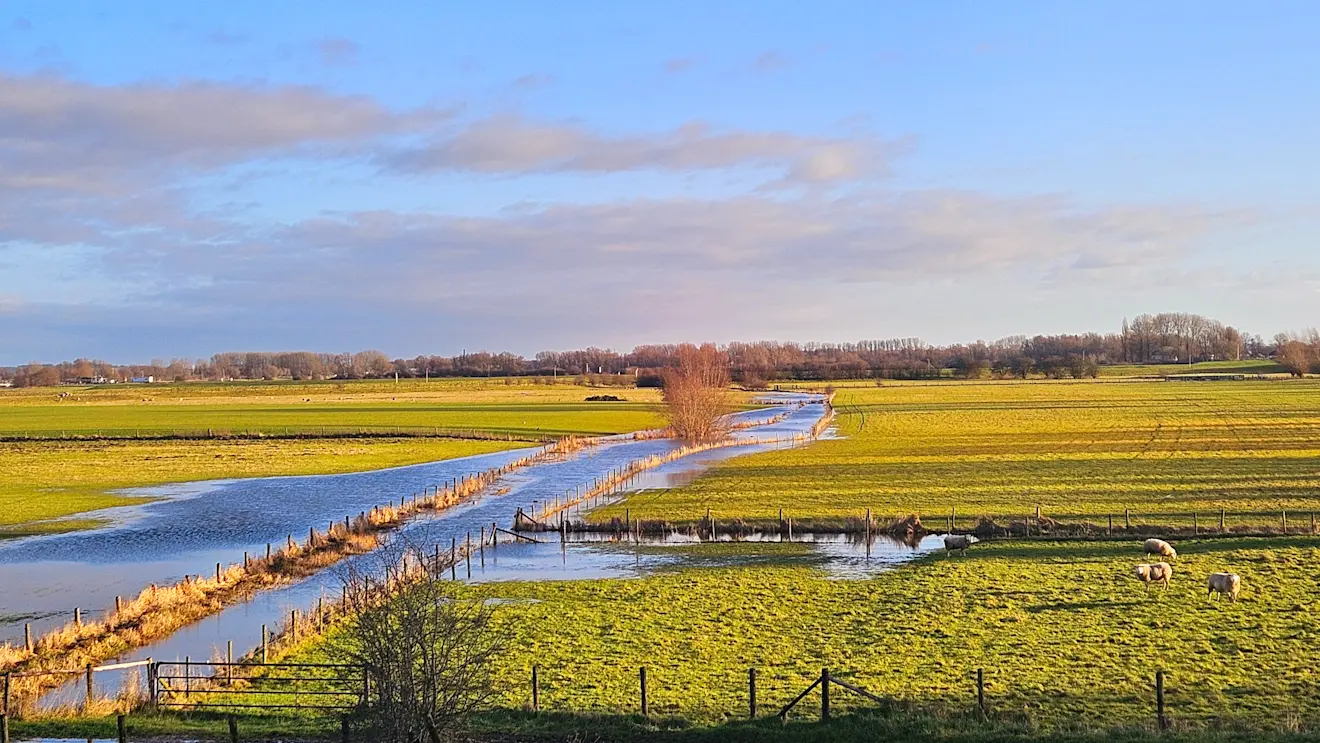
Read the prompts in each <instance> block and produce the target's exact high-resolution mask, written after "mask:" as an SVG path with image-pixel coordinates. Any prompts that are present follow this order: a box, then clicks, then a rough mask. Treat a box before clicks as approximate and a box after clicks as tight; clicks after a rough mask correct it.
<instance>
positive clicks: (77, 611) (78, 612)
mask: <svg viewBox="0 0 1320 743" xmlns="http://www.w3.org/2000/svg"><path fill="white" fill-rule="evenodd" d="M73 624H74V626H76V627H81V626H82V609H81V608H79V607H77V606H75V607H73Z"/></svg>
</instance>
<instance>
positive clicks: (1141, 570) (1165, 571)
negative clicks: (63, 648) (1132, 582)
mask: <svg viewBox="0 0 1320 743" xmlns="http://www.w3.org/2000/svg"><path fill="white" fill-rule="evenodd" d="M1132 572H1133V573H1135V574H1136V576H1137V578H1138V579H1139V580H1140V581H1141V582H1142V583H1145V584H1146V590H1147V591H1149V590H1150V584H1151V583H1163V584H1164V590H1166V591H1167V590H1169V579H1170V578H1172V577H1173V568H1172V567H1171V566H1170V565H1169V563H1167V562H1157V563H1155V564H1154V565H1138V566H1136V567H1135V568H1133V569H1132Z"/></svg>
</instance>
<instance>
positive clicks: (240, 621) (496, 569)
mask: <svg viewBox="0 0 1320 743" xmlns="http://www.w3.org/2000/svg"><path fill="white" fill-rule="evenodd" d="M778 400H779V401H790V402H793V403H794V404H793V405H791V406H786V407H782V408H781V407H779V406H771V407H770V408H768V409H764V410H757V411H750V412H747V413H742V414H739V416H738V418H739V421H740V422H758V421H767V420H770V419H772V418H773V417H774V416H776V415H777V414H779V413H781V412H784V411H787V412H788V416H787V417H786V418H785V419H784V420H782V421H778V422H775V423H772V424H770V425H766V426H761V427H757V428H754V429H750V430H745V431H741V432H739V433H738V434H737V435H738V436H739V437H741V438H743V439H744V440H746V441H748V442H749V443H748V445H746V446H734V447H728V448H723V449H715V450H710V451H704V452H701V453H698V454H694V455H692V456H689V457H684V458H682V459H679V460H676V461H674V462H670V463H668V464H665V465H663V466H661V467H658V468H656V469H654V470H650V471H648V472H645V473H643V474H641V475H639V476H638V477H637V478H635V479H634V480H633V481H631V482H630V483H629V484H628V485H627V486H626V487H625V488H624V492H635V491H636V490H639V489H652V488H664V487H672V486H674V485H681V484H683V483H685V482H688V481H690V480H691V479H692V478H693V477H695V476H697V475H698V474H699V473H700V472H701V471H702V470H704V469H705V468H706V467H709V466H710V465H711V464H712V463H715V462H718V461H720V460H723V459H727V458H730V457H735V456H739V455H742V454H746V453H749V452H752V451H762V450H766V449H772V448H775V447H780V446H787V445H791V444H789V443H769V444H765V443H755V441H756V440H769V439H775V438H783V439H791V438H792V437H793V436H795V435H798V434H800V433H802V432H803V431H807V430H809V429H810V428H811V426H812V425H813V424H814V423H816V421H818V420H819V419H820V417H821V416H822V414H823V413H824V412H825V411H824V406H823V405H822V404H820V403H819V402H817V401H814V400H812V401H809V398H806V397H805V396H781V397H780V398H778ZM803 402H806V403H807V404H802V405H799V404H798V403H803ZM676 446H677V444H676V443H675V442H673V441H669V440H663V439H659V440H650V441H634V440H631V439H628V438H625V437H617V438H615V439H613V440H610V441H607V442H606V443H604V444H603V445H601V446H598V447H592V448H588V449H584V450H583V451H581V452H578V453H576V454H574V455H571V456H566V457H564V458H563V459H559V460H556V461H551V462H546V463H542V464H538V465H536V466H534V467H530V468H527V469H524V470H521V471H518V472H516V473H513V474H511V475H508V476H506V477H504V478H502V479H501V480H500V482H498V483H497V484H496V486H495V487H492V488H490V489H488V492H486V493H485V494H483V495H481V496H480V497H477V498H474V499H472V500H471V501H468V502H466V503H463V504H461V505H459V506H457V507H454V508H451V509H449V510H446V511H444V512H442V513H439V514H435V515H429V516H426V517H423V518H419V519H416V520H414V521H412V522H410V523H408V524H407V525H405V526H404V527H403V528H401V529H400V530H399V531H398V532H397V533H396V534H395V535H394V536H393V537H392V538H393V539H405V540H408V541H409V542H411V543H415V544H421V545H444V546H445V547H447V546H448V545H449V544H450V543H451V540H457V541H459V542H463V541H464V540H465V539H466V538H467V535H468V534H469V533H471V534H472V535H473V538H474V539H476V536H477V534H478V533H479V532H480V530H481V528H482V527H489V526H490V525H491V524H492V523H498V524H500V525H501V527H508V526H510V525H511V521H512V518H513V515H514V513H515V512H516V510H517V509H518V508H524V509H527V510H532V509H534V508H535V507H536V506H537V504H539V503H544V502H545V501H546V500H547V499H553V498H555V497H556V496H560V495H562V494H564V493H565V492H566V491H568V490H570V489H572V488H575V487H579V486H582V485H585V484H588V483H590V482H591V481H592V479H593V478H597V477H600V476H601V475H602V474H604V473H607V472H609V471H610V470H612V469H617V468H619V467H622V466H623V465H625V464H627V463H628V462H631V461H633V460H636V459H640V458H643V457H647V456H650V455H652V454H663V453H665V452H667V451H670V450H672V449H673V448H675V447H676ZM525 453H526V452H525V451H510V452H500V453H498V454H490V455H483V456H479V457H470V458H467V459H464V460H452V461H445V462H437V463H433V464H424V465H416V466H411V467H401V468H396V469H391V470H381V471H376V472H365V473H357V474H351V475H330V476H314V477H282V478H265V479H255V480H237V481H219V482H209V483H193V484H188V485H179V486H167V487H162V488H151V489H149V490H146V491H142V492H140V493H138V494H141V495H154V496H158V497H163V500H160V501H156V502H152V503H148V504H144V505H142V506H136V507H131V508H121V509H114V512H112V513H110V514H109V515H110V516H112V517H113V519H114V522H113V523H112V524H111V525H110V526H107V527H103V528H101V529H97V530H94V531H89V532H81V533H75V534H68V535H58V536H49V537H38V538H31V539H24V540H15V541H13V542H9V543H6V544H4V545H0V586H3V587H4V590H3V591H0V640H4V639H8V640H10V641H14V640H17V641H19V642H21V641H22V626H23V624H24V623H25V622H29V623H31V624H32V627H33V628H34V631H40V629H43V628H46V627H50V626H54V625H58V624H63V623H66V622H68V621H69V620H70V618H71V617H72V610H73V607H82V609H83V612H84V616H86V617H88V618H95V617H96V616H97V614H96V613H95V612H96V610H97V609H99V608H100V607H105V606H109V605H113V603H114V597H115V596H116V595H122V596H129V595H133V594H136V593H137V592H138V591H139V590H141V589H142V588H144V587H145V586H147V585H150V584H152V583H157V584H161V585H165V584H169V583H172V582H175V581H177V580H179V579H181V578H182V577H183V576H184V575H187V574H203V575H204V574H207V573H208V572H210V571H213V570H214V566H215V563H224V564H229V563H233V562H240V561H241V560H242V556H243V553H244V552H245V551H247V552H250V553H252V554H259V553H261V551H263V550H264V549H265V544H266V543H267V542H275V543H277V544H278V543H279V542H281V541H283V540H284V539H286V537H287V536H288V535H290V534H292V535H294V537H295V538H298V537H299V536H300V535H304V536H305V533H306V530H307V529H308V528H309V527H311V526H316V527H318V528H323V527H324V526H325V525H326V524H328V523H329V522H330V521H333V520H336V519H341V518H342V517H343V515H345V514H348V513H356V512H358V511H362V510H368V509H370V508H371V507H373V506H376V505H381V504H385V503H389V502H390V501H391V500H397V498H398V497H399V496H405V495H408V494H411V493H414V492H418V491H421V490H423V489H424V488H426V487H428V486H431V485H434V484H436V483H439V482H444V481H446V480H449V479H452V478H454V477H461V476H462V475H465V474H470V473H473V472H478V471H482V470H485V469H489V468H491V467H497V466H500V465H501V464H504V463H506V462H508V461H511V460H513V459H517V458H518V457H520V456H523V455H524V454H525ZM537 538H538V539H541V540H542V543H539V544H533V543H527V542H522V543H515V542H513V541H511V540H510V541H507V542H502V543H501V544H499V546H498V547H495V548H487V549H486V550H485V551H484V556H483V555H481V554H478V556H476V557H474V559H473V565H472V574H471V576H470V580H472V581H474V582H478V581H479V582H491V581H507V580H558V579H567V578H583V577H601V578H606V577H632V576H638V575H643V574H646V573H647V572H649V571H653V570H659V569H668V568H672V567H677V566H679V565H681V561H682V559H683V557H682V555H679V554H665V550H663V549H659V548H662V547H663V546H664V545H670V546H673V545H681V544H684V543H688V542H691V541H693V538H692V537H690V536H688V535H682V534H676V535H673V536H671V537H668V538H665V539H663V540H659V541H656V542H650V543H642V544H636V543H630V544H624V543H608V542H602V541H595V542H583V541H574V542H572V543H569V544H560V543H559V542H558V537H557V535H554V534H541V535H537ZM768 538H774V539H778V538H779V537H778V536H777V535H775V536H773V537H768ZM570 539H573V538H572V537H570ZM547 540H549V541H547ZM925 547H926V546H925V545H922V546H920V547H918V548H917V549H915V550H914V549H912V548H909V547H906V546H901V545H896V544H889V543H883V544H882V543H878V542H875V541H873V542H872V543H870V544H864V543H857V542H850V541H847V540H846V539H842V538H839V539H821V540H820V541H819V542H817V543H816V546H815V551H816V552H818V553H819V554H820V555H823V556H827V557H828V558H829V559H828V560H827V561H826V563H827V564H828V565H829V569H830V570H831V571H833V572H836V573H837V574H838V575H839V576H840V577H846V576H851V575H864V574H866V573H867V572H868V571H871V570H875V569H881V568H883V567H884V566H886V565H890V564H893V563H894V562H897V561H901V560H903V559H909V558H910V557H911V556H912V555H914V554H918V553H919V552H920V551H922V550H923V549H925ZM657 550H658V551H657ZM348 564H351V562H346V563H344V565H343V567H340V568H331V569H329V570H326V571H323V572H322V573H320V574H318V575H316V576H313V577H311V578H309V579H307V580H304V581H301V582H299V583H296V584H293V585H290V586H287V587H284V588H280V589H275V590H269V591H264V592H261V593H258V594H257V595H256V596H255V597H254V598H253V599H252V600H250V601H247V602H243V603H240V604H237V605H234V606H231V607H228V608H227V609H226V610H224V611H222V612H220V613H218V614H216V615H214V616H211V617H208V618H206V619H204V620H202V621H199V622H197V623H195V624H193V625H190V626H188V627H185V628H183V629H182V630H179V631H177V632H176V633H174V634H173V635H172V636H170V637H169V638H167V639H165V640H163V641H160V642H157V643H155V644H153V645H151V646H149V647H146V648H142V649H139V650H137V651H134V652H131V653H128V654H126V655H125V656H123V657H121V658H119V659H118V660H120V661H132V660H140V659H145V658H148V657H150V658H153V659H155V660H176V659H177V660H182V659H183V658H185V657H190V658H192V659H194V660H210V659H215V658H219V657H222V656H223V653H224V649H225V648H226V645H227V644H228V643H232V644H233V648H234V653H235V655H236V656H237V655H241V654H243V653H246V652H247V651H249V650H251V649H252V648H254V647H257V646H258V645H259V644H260V641H261V631H262V625H266V626H268V627H271V628H274V627H276V626H278V625H279V624H280V623H281V622H282V621H283V620H285V619H286V618H287V617H288V616H289V614H290V612H291V611H292V610H295V609H297V610H304V611H305V610H306V609H308V608H310V607H314V606H315V605H316V603H317V601H318V599H320V598H322V597H328V596H337V595H338V593H339V585H340V579H339V575H340V572H339V571H340V570H342V569H344V567H346V566H347V565H348ZM458 577H459V578H460V579H463V580H468V579H469V576H468V574H467V571H466V569H463V570H460V572H459V575H458ZM127 678H128V676H127V675H126V674H125V673H119V672H107V673H102V674H98V677H97V679H96V685H97V688H98V692H99V693H105V694H114V693H116V692H117V691H118V690H119V689H120V688H121V686H122V685H123V684H124V683H126V680H127ZM77 686H78V685H77V684H71V685H70V686H69V687H68V688H66V689H65V690H62V691H61V692H60V693H56V694H52V695H49V696H48V698H47V700H46V702H45V704H46V705H53V704H61V703H69V702H72V701H74V699H76V698H80V694H81V692H80V691H79V690H78V689H77Z"/></svg>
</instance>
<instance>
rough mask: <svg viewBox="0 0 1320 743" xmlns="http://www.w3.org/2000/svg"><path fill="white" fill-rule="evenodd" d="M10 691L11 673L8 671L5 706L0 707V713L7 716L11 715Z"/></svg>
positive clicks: (6, 675)
mask: <svg viewBox="0 0 1320 743" xmlns="http://www.w3.org/2000/svg"><path fill="white" fill-rule="evenodd" d="M9 691H10V679H9V672H8V671H6V672H5V705H4V706H3V707H0V713H3V714H6V715H7V714H9Z"/></svg>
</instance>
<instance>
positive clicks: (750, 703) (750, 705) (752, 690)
mask: <svg viewBox="0 0 1320 743" xmlns="http://www.w3.org/2000/svg"><path fill="white" fill-rule="evenodd" d="M747 717H748V719H751V720H755V719H756V669H755V668H748V669H747Z"/></svg>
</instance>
